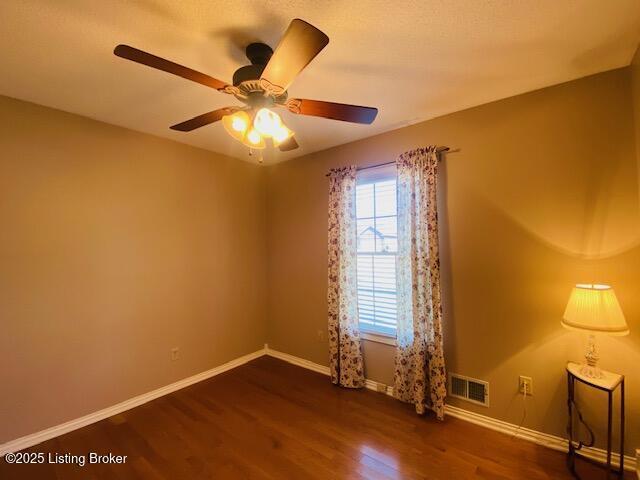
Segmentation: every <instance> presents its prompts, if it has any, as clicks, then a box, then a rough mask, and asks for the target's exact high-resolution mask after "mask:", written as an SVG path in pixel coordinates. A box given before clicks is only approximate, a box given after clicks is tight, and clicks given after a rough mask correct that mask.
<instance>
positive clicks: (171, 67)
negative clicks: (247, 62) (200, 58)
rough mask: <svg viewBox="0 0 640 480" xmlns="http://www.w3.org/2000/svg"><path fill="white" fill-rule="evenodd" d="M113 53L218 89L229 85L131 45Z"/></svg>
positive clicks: (119, 48) (117, 48) (122, 46)
mask: <svg viewBox="0 0 640 480" xmlns="http://www.w3.org/2000/svg"><path fill="white" fill-rule="evenodd" d="M113 53H114V54H115V55H117V56H118V57H121V58H126V59H127V60H131V61H132V62H136V63H141V64H142V65H146V66H148V67H151V68H157V69H158V70H162V71H165V72H168V73H173V74H174V75H177V76H179V77H182V78H186V79H187V80H191V81H192V82H196V83H200V84H202V85H206V86H207V87H211V88H215V89H216V90H223V89H224V88H225V87H228V86H229V85H228V84H226V83H225V82H223V81H222V80H218V79H217V78H213V77H210V76H209V75H205V74H204V73H201V72H198V71H196V70H192V69H191V68H188V67H184V66H182V65H179V64H177V63H174V62H171V61H169V60H165V59H164V58H160V57H156V56H155V55H151V54H150V53H147V52H143V51H142V50H138V49H137V48H133V47H130V46H129V45H118V46H117V47H116V48H115V49H114V50H113Z"/></svg>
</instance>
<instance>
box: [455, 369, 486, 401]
mask: <svg viewBox="0 0 640 480" xmlns="http://www.w3.org/2000/svg"><path fill="white" fill-rule="evenodd" d="M449 395H450V396H452V397H456V398H461V399H463V400H466V401H468V402H471V403H476V404H478V405H483V406H485V407H488V406H489V383H487V382H483V381H482V380H476V379H475V378H469V377H465V376H463V375H458V374H457V373H450V374H449Z"/></svg>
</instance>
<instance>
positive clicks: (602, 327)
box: [562, 283, 629, 335]
mask: <svg viewBox="0 0 640 480" xmlns="http://www.w3.org/2000/svg"><path fill="white" fill-rule="evenodd" d="M562 325H563V326H564V327H566V328H569V329H572V330H573V329H577V330H586V331H589V332H592V333H606V334H609V335H627V334H628V333H629V327H628V326H627V322H626V321H625V319H624V315H623V314H622V309H621V308H620V304H619V303H618V299H617V298H616V294H615V293H614V292H613V288H611V287H610V286H609V285H598V284H590V283H589V284H578V285H576V286H575V288H574V289H573V290H572V291H571V296H570V297H569V303H568V304H567V309H566V310H565V311H564V315H563V317H562Z"/></svg>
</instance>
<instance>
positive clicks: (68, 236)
mask: <svg viewBox="0 0 640 480" xmlns="http://www.w3.org/2000/svg"><path fill="white" fill-rule="evenodd" d="M0 125H2V128H1V129H0V145H1V146H2V152H1V154H0V330H1V332H0V352H2V368H0V385H1V387H0V391H1V394H0V443H3V442H5V441H8V440H12V439H15V438H17V437H19V436H22V435H25V434H30V433H34V432H36V431H39V430H42V429H44V428H46V427H50V426H53V425H56V424H59V423H62V422H64V421H67V420H70V419H73V418H76V417H79V416H81V415H84V414H87V413H90V412H94V411H96V410H98V409H101V408H104V407H107V406H111V405H113V404H115V403H117V402H120V401H122V400H125V399H128V398H131V397H133V396H135V395H138V394H141V393H144V392H147V391H150V390H152V389H154V388H158V387H160V386H164V385H167V384H169V383H171V382H174V381H176V380H179V379H182V378H185V377H188V376H190V375H193V374H195V373H199V372H202V371H204V370H207V369H209V368H212V367H214V366H217V365H220V364H222V363H224V362H226V361H228V360H231V359H234V358H237V357H239V356H241V355H244V354H247V353H250V352H253V351H255V350H257V349H259V348H262V346H263V343H264V339H265V335H266V315H265V305H266V288H265V273H266V264H265V261H266V260H265V258H266V242H265V241H264V232H265V226H266V224H265V213H266V211H265V207H264V205H265V199H264V195H265V190H264V180H263V171H262V170H261V169H260V168H258V167H256V166H254V165H251V164H248V163H244V162H241V161H238V160H236V159H231V158H227V157H223V156H219V155H215V154H212V153H210V152H206V151H204V150H199V149H196V148H192V147H187V146H184V145H180V144H178V143H175V142H171V141H168V140H161V139H158V138H155V137H152V136H149V135H143V134H140V133H135V132H132V131H129V130H125V129H122V128H117V127H113V126H110V125H106V124H104V123H100V122H95V121H92V120H89V119H86V118H82V117H79V116H75V115H70V114H66V113H63V112H60V111H56V110H51V109H48V108H44V107H40V106H36V105H33V104H29V103H24V102H20V101H17V100H12V99H8V98H6V97H0ZM172 347H179V348H180V359H179V360H177V361H175V362H172V361H171V360H170V349H171V348H172Z"/></svg>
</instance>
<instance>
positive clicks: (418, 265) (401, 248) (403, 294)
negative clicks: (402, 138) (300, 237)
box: [393, 146, 446, 420]
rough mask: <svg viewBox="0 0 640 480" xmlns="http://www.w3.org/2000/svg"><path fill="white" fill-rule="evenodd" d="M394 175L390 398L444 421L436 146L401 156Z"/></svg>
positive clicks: (444, 373)
mask: <svg viewBox="0 0 640 480" xmlns="http://www.w3.org/2000/svg"><path fill="white" fill-rule="evenodd" d="M396 166H397V170H398V241H399V243H398V257H397V286H398V318H397V322H398V327H397V328H398V333H397V342H398V346H397V351H396V365H395V378H394V383H395V385H394V390H393V391H394V396H395V397H397V398H398V399H400V400H402V401H404V402H409V403H413V404H415V406H416V412H418V413H419V414H422V413H424V411H425V406H427V407H429V408H431V409H432V410H433V411H434V412H435V413H436V416H437V417H438V419H440V420H442V418H443V416H444V398H445V395H446V386H445V381H446V372H445V366H444V355H443V348H442V306H441V304H440V259H439V255H438V215H437V211H436V186H437V170H438V153H437V150H436V147H435V146H430V147H427V148H419V149H417V150H413V151H410V152H406V153H404V154H402V155H401V156H400V157H399V158H398V160H397V161H396Z"/></svg>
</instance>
